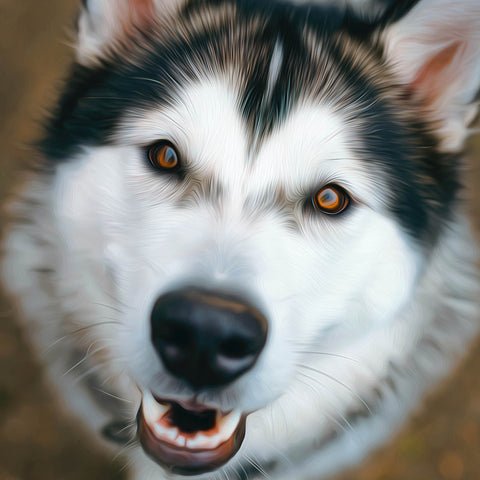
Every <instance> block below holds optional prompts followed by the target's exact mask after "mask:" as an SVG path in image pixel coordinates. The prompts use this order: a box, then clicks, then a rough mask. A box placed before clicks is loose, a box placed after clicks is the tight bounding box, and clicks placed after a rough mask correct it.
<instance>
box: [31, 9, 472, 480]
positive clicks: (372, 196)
mask: <svg viewBox="0 0 480 480" xmlns="http://www.w3.org/2000/svg"><path fill="white" fill-rule="evenodd" d="M410 3H411V2H410ZM414 3H416V2H414ZM434 3H438V4H439V6H435V7H433V6H432V5H431V4H434ZM430 8H435V12H439V13H436V14H435V15H437V16H438V18H436V17H435V18H433V19H431V18H430V13H431V10H430ZM462 9H463V10H462ZM427 12H428V14H427ZM451 13H455V14H456V15H457V17H459V20H458V22H459V25H460V24H461V29H462V31H461V32H460V30H459V29H460V27H458V28H456V29H455V26H454V27H452V28H451V29H450V30H449V32H452V36H451V37H450V36H448V38H446V37H444V36H442V34H443V32H442V31H441V30H442V29H441V28H439V27H440V26H443V23H445V22H447V21H452V20H451V18H450V16H449V15H450V14H451ZM447 14H448V15H447ZM479 22H480V10H479V7H478V5H476V4H475V2H473V1H467V0H462V1H460V0H457V1H455V2H451V1H450V2H446V1H442V0H439V1H438V2H433V1H428V0H424V1H423V2H419V4H418V5H416V6H415V7H413V8H412V9H411V10H408V9H407V8H406V7H405V8H402V7H399V6H398V5H397V6H394V7H392V8H391V9H388V11H387V12H385V13H384V14H383V15H381V16H380V17H379V18H377V19H376V20H374V21H373V20H372V21H367V20H366V19H365V17H362V18H361V17H360V16H359V15H357V14H353V13H352V12H347V11H345V10H343V9H341V10H340V9H337V8H332V7H329V6H316V7H310V8H305V7H298V6H291V5H283V4H281V5H280V4H279V5H276V4H272V5H270V4H269V5H264V4H263V3H255V4H254V3H251V2H235V1H227V0H226V1H218V2H217V1H196V2H189V3H188V4H186V5H184V4H180V3H179V2H176V1H171V2H166V1H163V2H162V1H159V2H149V1H124V2H120V3H119V4H116V5H115V7H114V6H113V2H110V1H106V0H105V1H100V0H95V1H89V2H86V6H85V8H84V11H83V13H82V15H81V17H80V20H79V45H78V59H79V60H78V63H77V64H76V66H75V67H74V70H73V74H72V76H71V79H70V83H69V85H68V87H67V92H66V93H65V95H64V96H63V98H62V100H61V102H60V107H59V109H58V111H57V112H56V113H55V115H54V118H53V120H52V121H51V122H50V124H49V126H48V131H47V135H46V138H45V140H44V141H43V142H42V145H41V149H42V151H43V152H44V154H45V157H46V158H47V160H48V162H50V163H49V168H50V169H51V171H53V172H54V175H50V176H49V179H50V180H49V182H50V183H49V185H50V191H49V195H48V201H47V202H46V203H47V205H48V206H49V207H50V208H51V209H52V211H53V214H52V219H53V220H52V226H51V227H52V230H53V233H52V236H54V237H55V245H56V247H55V256H54V258H52V260H51V263H52V266H53V270H54V272H55V273H54V277H55V279H54V280H52V281H51V282H52V283H53V284H54V287H53V288H54V289H55V299H56V302H57V303H58V307H59V310H60V311H61V312H64V313H65V315H64V319H63V324H62V329H63V330H64V331H66V332H76V331H78V329H79V328H80V330H82V332H83V333H84V334H82V335H77V336H76V337H75V340H76V341H77V342H78V347H77V348H79V349H83V351H87V354H88V359H89V361H90V362H91V363H92V364H93V365H98V366H99V367H100V369H99V375H100V377H101V378H103V379H109V381H110V383H111V385H112V393H115V394H116V395H119V396H121V397H122V398H124V399H127V400H128V401H129V402H131V405H132V407H131V409H130V410H129V412H128V415H130V417H131V418H133V417H134V416H135V414H136V412H137V410H138V409H139V408H140V410H139V415H138V431H139V439H140V441H141V443H142V446H143V448H144V450H145V451H146V452H147V453H148V454H149V455H150V457H152V458H153V459H154V460H155V462H156V463H159V464H160V465H161V466H162V468H163V469H165V470H167V471H171V472H173V473H176V474H181V475H183V474H189V475H192V474H194V475H201V474H204V473H205V472H208V471H215V470H218V469H220V468H224V465H225V464H226V465H227V466H226V467H225V468H226V469H227V470H225V471H226V472H228V471H229V470H228V469H229V468H231V469H236V470H237V471H240V469H245V468H246V467H245V465H244V464H245V462H247V461H248V459H249V458H255V459H256V460H255V461H258V462H260V463H262V464H265V465H269V462H271V460H272V459H273V458H275V459H278V458H279V456H282V455H283V456H286V457H289V456H290V459H291V460H290V461H297V457H298V459H299V461H307V460H309V458H310V456H311V455H313V453H314V450H315V448H314V447H315V445H316V444H318V443H322V442H323V441H324V437H325V432H328V430H329V428H328V426H329V425H332V422H333V424H335V422H336V423H337V424H338V423H340V424H341V425H342V424H343V423H345V425H344V426H343V428H348V425H349V423H348V420H347V419H346V415H347V414H348V412H349V411H350V410H351V409H355V408H357V409H358V408H359V407H361V408H364V407H365V408H366V409H367V410H368V411H370V400H371V399H372V398H371V397H372V392H373V391H374V390H375V389H376V388H378V384H379V380H380V379H381V378H382V377H383V376H384V375H385V374H386V372H387V370H388V367H389V365H390V363H391V362H392V355H394V354H395V353H396V352H397V351H398V349H401V348H403V343H401V342H400V344H395V341H396V340H395V339H394V338H391V337H394V336H395V333H394V332H396V331H397V330H395V328H397V327H396V322H398V318H399V316H400V315H401V314H403V313H402V312H405V311H407V310H408V308H409V306H410V303H411V301H412V299H413V298H415V296H416V295H417V289H418V288H419V284H420V281H421V278H422V275H423V273H424V271H425V269H426V268H427V265H428V261H429V252H430V250H432V249H433V248H434V247H435V245H437V243H438V241H439V240H438V239H439V237H441V235H442V232H443V229H444V228H445V224H448V223H449V222H450V221H451V219H452V218H453V217H452V211H453V208H454V204H455V196H456V191H457V188H458V184H457V181H456V170H457V152H458V149H459V147H460V146H461V144H462V142H463V139H464V137H465V134H466V129H465V127H464V125H465V122H466V121H468V120H469V119H470V117H472V112H473V111H474V110H473V109H474V108H475V107H474V106H473V107H472V101H473V99H474V94H475V92H476V88H477V87H478V84H479V83H480V82H479V75H480V65H478V61H476V63H475V64H473V60H472V59H473V58H474V57H475V58H476V57H478V55H477V54H478V53H479V52H478V44H479V42H478V31H479V29H478V28H477V27H478V26H479ZM418 32H420V34H419V35H418V36H417V37H418V38H417V37H415V35H414V34H416V33H418ZM453 32H454V33H455V35H454V34H453ZM460 33H461V35H462V36H461V37H459V36H458V34H460ZM449 35H450V33H449ZM460 65H461V66H462V71H465V72H466V73H465V78H461V79H459V80H458V82H459V83H458V85H455V83H456V82H457V80H456V72H457V70H458V68H457V67H458V66H460ZM472 78H474V80H471V79H472ZM453 86H455V88H453ZM459 125H463V126H462V128H460V127H459ZM67 314H68V315H67ZM67 317H68V318H67ZM389 332H390V334H389ZM372 349H374V352H375V355H372ZM395 349H396V350H395ZM359 360H360V361H359ZM247 418H248V420H247ZM332 419H333V420H332ZM335 419H336V420H335ZM238 450H240V451H239V452H238V453H237V451H238ZM260 451H261V453H259V452H260ZM299 451H304V452H305V454H304V455H303V454H302V455H300V454H299ZM279 452H280V455H279ZM292 452H293V453H292ZM235 454H237V455H235ZM148 468H149V469H150V468H154V469H153V471H154V472H155V471H157V470H158V467H157V466H155V467H152V466H151V465H150V464H149V466H148ZM262 468H263V467H260V466H259V467H258V469H259V470H260V471H261V469H262ZM265 468H267V467H265ZM272 468H274V467H272ZM325 470H326V468H325ZM205 478H211V477H210V476H208V474H206V476H205ZM212 478H213V477H212Z"/></svg>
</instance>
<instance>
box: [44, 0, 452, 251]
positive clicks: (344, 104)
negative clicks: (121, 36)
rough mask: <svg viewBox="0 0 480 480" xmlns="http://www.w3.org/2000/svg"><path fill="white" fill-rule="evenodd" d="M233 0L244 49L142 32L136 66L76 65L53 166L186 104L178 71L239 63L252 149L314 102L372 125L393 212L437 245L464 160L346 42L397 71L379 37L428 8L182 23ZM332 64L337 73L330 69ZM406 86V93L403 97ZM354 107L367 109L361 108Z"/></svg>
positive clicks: (215, 1)
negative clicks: (310, 40) (122, 123)
mask: <svg viewBox="0 0 480 480" xmlns="http://www.w3.org/2000/svg"><path fill="white" fill-rule="evenodd" d="M232 3H234V4H235V5H236V6H237V13H236V14H235V15H236V17H237V18H236V19H235V21H234V22H232V24H235V25H236V26H237V27H236V28H238V35H237V36H236V37H235V38H236V39H237V40H236V41H235V42H236V43H235V42H233V43H232V40H231V38H232V37H233V36H231V35H230V33H231V32H230V31H229V28H230V27H229V24H228V23H227V24H224V25H218V26H217V27H216V28H215V29H211V30H209V29H206V28H203V29H197V31H196V32H195V33H191V34H190V36H189V37H188V38H181V37H179V39H164V38H158V37H157V36H155V35H153V34H152V35H150V34H149V33H148V32H147V33H140V32H139V33H138V36H137V37H136V38H135V39H132V42H135V43H139V44H146V45H149V46H150V48H144V49H140V50H139V49H137V50H136V51H135V63H131V62H130V61H129V58H128V54H126V55H125V54H122V55H120V54H118V55H117V54H115V53H112V54H111V55H109V56H108V57H107V58H106V59H105V60H103V63H102V64H101V65H100V66H95V67H85V66H81V65H74V67H73V69H72V72H71V74H70V78H69V80H68V82H67V84H66V90H65V93H64V94H63V96H62V97H61V99H60V103H59V106H58V107H57V109H56V110H55V111H54V113H53V115H52V117H51V119H50V121H49V122H48V125H47V129H46V135H45V137H44V139H43V140H42V141H41V142H40V149H41V151H42V152H43V154H44V155H45V157H46V158H47V159H48V161H49V162H50V163H52V162H53V163H56V162H62V161H65V160H67V159H68V158H70V157H71V156H72V155H74V154H75V153H76V152H77V151H78V150H79V149H80V148H81V147H82V146H84V145H106V144H109V143H111V142H112V134H113V133H115V131H116V128H117V126H118V123H119V120H120V119H121V118H122V117H123V115H124V114H125V112H126V111H128V110H132V109H136V110H142V109H147V108H148V109H150V108H151V107H152V105H156V106H158V107H161V106H162V105H165V104H166V103H168V102H170V101H172V100H174V98H175V95H176V93H177V91H178V89H179V86H178V85H182V82H184V80H183V79H182V78H181V76H180V75H179V74H178V72H179V71H181V72H183V74H184V75H185V76H186V77H187V78H189V79H192V80H194V79H195V73H194V71H192V69H191V65H192V62H193V63H195V64H196V66H197V67H198V69H199V70H201V71H205V72H207V74H209V75H215V72H217V71H219V70H222V69H224V68H225V67H226V66H228V65H231V64H234V66H235V68H237V69H239V70H242V69H243V71H244V73H245V72H246V75H245V77H246V82H245V84H244V85H243V94H242V98H241V102H240V104H241V110H242V112H241V113H242V115H243V117H244V119H245V122H246V124H247V125H248V127H249V129H250V132H251V135H252V146H253V145H255V146H258V145H259V142H261V140H262V139H263V138H264V137H265V136H268V134H269V133H270V132H271V131H272V129H273V128H274V127H276V126H278V125H279V124H280V123H281V122H283V121H284V120H285V118H286V117H287V116H288V113H289V112H290V110H291V109H292V107H294V106H295V104H296V102H298V100H299V99H300V98H302V97H305V96H307V97H310V98H312V99H315V100H316V101H319V102H327V103H329V104H331V105H336V106H337V108H338V109H339V110H340V111H343V112H344V114H345V115H346V116H347V117H349V118H350V119H351V120H352V124H356V123H361V124H362V125H364V127H362V128H359V129H358V135H359V136H361V137H362V138H363V144H364V148H363V149H361V150H359V151H358V152H357V153H358V155H359V158H361V159H363V160H364V161H365V162H366V163H368V164H372V165H375V166H380V167H381V170H382V171H383V172H384V175H383V176H384V178H385V179H386V180H387V183H388V184H389V188H390V190H389V192H388V193H387V192H385V193H384V196H385V198H387V197H388V198H390V197H391V198H392V199H391V200H389V207H390V210H391V211H392V212H393V213H394V214H395V215H396V217H397V218H398V219H399V221H400V222H401V224H402V225H403V226H404V228H405V230H406V231H407V232H408V233H410V234H411V235H412V236H413V237H414V238H415V239H417V240H419V241H420V242H422V243H427V244H429V243H431V242H433V241H434V240H435V238H436V236H437V233H438V231H439V230H440V228H441V226H442V222H441V220H440V219H447V220H448V218H449V212H450V210H451V207H452V205H453V203H454V201H455V196H456V191H457V189H458V184H457V182H456V166H455V165H456V163H457V159H456V158H451V157H450V156H448V155H445V154H442V153H440V152H439V150H438V148H437V147H438V142H437V140H436V138H435V137H434V135H433V134H432V133H431V132H430V130H429V128H428V126H427V125H425V124H422V123H421V121H419V120H415V122H411V121H410V122H406V121H405V119H404V116H401V115H399V114H398V113H399V112H398V111H396V109H398V108H399V107H398V104H396V105H390V103H389V100H388V95H385V92H384V91H383V90H382V87H381V86H379V84H378V82H376V81H374V80H375V79H372V78H369V77H368V75H367V74H366V73H365V69H364V68H363V67H362V65H363V64H362V63H359V62H358V61H356V58H355V55H359V54H360V53H361V52H362V51H364V50H365V49H364V50H359V52H360V53H359V52H357V53H355V52H352V53H351V56H350V57H349V56H348V55H345V52H344V51H343V50H342V47H341V44H342V41H344V40H345V39H349V41H353V42H356V43H357V44H358V45H365V46H366V48H367V49H368V50H366V51H368V52H369V57H368V58H366V59H365V61H364V63H365V65H366V64H374V65H375V66H376V68H377V69H378V71H380V72H385V75H389V72H388V67H386V66H385V65H384V63H385V60H384V59H383V56H382V55H383V53H382V48H381V45H377V44H376V43H375V40H374V38H375V35H374V33H375V32H376V31H378V28H379V25H385V24H387V23H390V22H393V21H397V20H398V19H399V18H401V16H403V15H404V14H405V13H406V12H407V11H408V10H409V9H410V8H412V7H413V5H414V4H415V3H416V1H413V0H410V1H402V2H395V3H393V4H392V5H391V6H390V8H387V11H386V13H385V14H384V15H383V17H382V18H381V19H380V20H379V21H377V22H369V21H367V20H365V18H363V17H361V16H358V15H356V14H355V13H354V12H353V11H352V10H350V9H346V10H342V9H339V8H337V7H335V6H312V5H306V6H302V7H298V6H293V5H290V4H288V3H276V2H271V1H260V0H237V1H235V0H192V1H190V2H189V3H188V4H187V6H186V7H185V9H184V11H183V12H182V18H183V20H182V21H183V22H185V23H187V24H188V22H189V17H190V16H191V15H193V13H194V12H197V11H199V10H208V9H209V8H211V7H212V6H219V5H222V4H232ZM253 17H256V18H257V19H260V21H259V22H257V24H258V25H261V27H260V28H257V29H253V28H248V29H247V26H248V25H250V24H251V19H252V18H253ZM305 28H308V29H310V30H311V31H312V32H315V36H316V37H317V38H318V45H321V46H322V47H321V48H322V50H321V51H319V52H318V55H319V57H318V58H319V60H318V61H312V59H311V58H310V56H309V55H308V49H307V46H306V45H305V41H304V39H303V36H302V32H304V30H305ZM247 30H248V34H247V33H246V32H247ZM276 42H280V43H281V45H282V48H283V61H282V65H281V71H280V75H279V79H278V81H277V82H276V84H275V86H274V89H273V92H272V95H271V97H270V98H268V99H266V98H265V93H266V88H267V79H268V72H269V68H270V63H271V57H272V53H273V51H274V48H275V44H276ZM244 58H247V59H248V60H247V62H245V60H244ZM325 65H327V66H328V65H331V66H334V67H335V68H329V69H325ZM332 85H334V86H335V87H334V88H332V87H331V86H332ZM180 88H181V87H180ZM399 91H401V90H400V89H399V88H397V90H396V92H397V93H398V92H399ZM404 102H405V106H404V108H405V109H409V108H410V109H411V108H412V105H411V104H410V103H409V102H410V100H409V98H408V95H407V92H405V95H404ZM352 103H355V104H356V106H355V108H349V106H350V105H351V104H352ZM402 108H403V107H402ZM142 147H143V146H142ZM377 170H378V169H376V170H375V171H377ZM372 172H373V170H372Z"/></svg>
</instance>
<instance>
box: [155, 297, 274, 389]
mask: <svg viewBox="0 0 480 480" xmlns="http://www.w3.org/2000/svg"><path fill="white" fill-rule="evenodd" d="M151 323H152V341H153V344H154V346H155V349H156V350H157V352H158V354H159V355H160V357H161V359H162V361H163V363H164V365H165V367H166V368H167V369H168V370H169V371H170V373H172V374H173V375H175V376H177V377H180V378H182V379H183V380H185V381H186V382H187V383H189V384H190V385H191V386H193V387H194V388H196V389H200V388H204V387H216V386H220V385H225V384H228V383H230V382H232V381H233V380H235V379H236V378H237V377H239V376H240V375H242V373H244V372H246V371H247V370H249V369H250V368H252V366H253V365H254V364H255V362H256V360H257V358H258V356H259V355H260V352H261V351H262V349H263V347H264V346H265V342H266V340H267V321H266V319H265V317H264V316H263V315H262V314H261V313H260V312H259V311H258V310H257V309H256V308H254V307H252V306H251V305H248V304H246V303H244V302H243V301H241V300H239V299H238V298H235V297H233V296H228V295H219V294H214V293H210V292H206V291H201V290H185V291H177V292H172V293H169V294H167V295H164V296H162V297H160V298H159V299H158V300H157V301H156V303H155V306H154V307H153V310H152V317H151Z"/></svg>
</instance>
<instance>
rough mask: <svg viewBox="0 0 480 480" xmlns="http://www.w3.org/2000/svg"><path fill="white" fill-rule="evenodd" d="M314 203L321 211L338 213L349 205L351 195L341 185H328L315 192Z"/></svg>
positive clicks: (331, 213)
mask: <svg viewBox="0 0 480 480" xmlns="http://www.w3.org/2000/svg"><path fill="white" fill-rule="evenodd" d="M313 204H314V206H315V209H316V210H317V211H319V212H322V213H326V214H329V215H337V214H339V213H341V212H343V211H344V210H345V209H346V208H347V207H348V204H349V197H348V195H347V193H346V192H345V191H344V190H343V189H342V188H341V187H337V186H335V185H328V186H326V187H323V188H322V189H321V190H319V191H318V192H317V193H316V194H315V196H314V198H313Z"/></svg>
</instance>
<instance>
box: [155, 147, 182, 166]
mask: <svg viewBox="0 0 480 480" xmlns="http://www.w3.org/2000/svg"><path fill="white" fill-rule="evenodd" d="M159 161H160V164H161V165H162V166H164V167H165V168H173V167H175V166H176V165H177V163H178V158H177V154H176V153H175V150H174V149H173V148H171V147H165V148H164V149H162V150H161V151H160V159H159Z"/></svg>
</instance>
